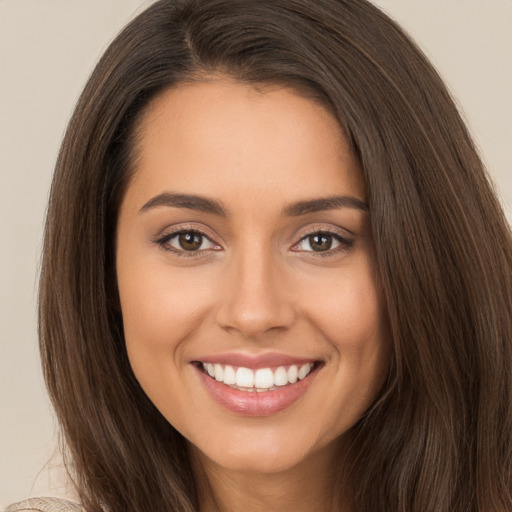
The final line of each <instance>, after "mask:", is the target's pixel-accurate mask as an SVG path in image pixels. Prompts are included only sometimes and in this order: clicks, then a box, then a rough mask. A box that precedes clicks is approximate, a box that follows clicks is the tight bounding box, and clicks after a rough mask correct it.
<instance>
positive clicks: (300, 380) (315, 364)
mask: <svg viewBox="0 0 512 512" xmlns="http://www.w3.org/2000/svg"><path fill="white" fill-rule="evenodd" d="M208 359H209V360H208V361H195V362H194V365H193V367H195V369H196V372H197V375H198V377H199V380H200V382H201V383H202V387H203V389H205V390H206V391H207V393H208V394H209V395H210V397H211V398H213V400H214V401H215V402H217V404H219V405H221V406H222V407H223V408H224V409H227V410H228V411H230V412H233V413H236V414H241V415H244V416H269V415H272V414H276V413H278V412H280V411H283V410H285V409H287V408H288V407H290V406H291V405H292V404H293V403H295V402H296V401H297V400H299V398H301V397H302V396H303V395H304V394H305V393H306V391H307V390H308V388H309V386H310V385H311V383H312V382H313V381H314V378H315V376H316V375H317V374H318V373H319V371H320V369H321V368H322V367H323V366H324V363H323V362H321V361H311V360H310V361H304V360H302V361H300V360H296V361H290V360H289V359H290V358H284V359H283V358H281V360H280V361H276V360H274V361H270V360H269V359H270V357H269V358H260V359H259V360H258V361H257V362H256V360H247V361H246V360H245V359H244V358H243V357H236V356H235V357H233V356H225V357H220V358H218V359H217V361H215V359H213V358H208ZM286 359H288V360H286ZM230 363H231V364H230ZM244 363H245V366H244ZM249 366H251V367H252V368H249Z"/></svg>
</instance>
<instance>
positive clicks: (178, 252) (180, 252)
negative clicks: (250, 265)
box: [154, 227, 354, 258]
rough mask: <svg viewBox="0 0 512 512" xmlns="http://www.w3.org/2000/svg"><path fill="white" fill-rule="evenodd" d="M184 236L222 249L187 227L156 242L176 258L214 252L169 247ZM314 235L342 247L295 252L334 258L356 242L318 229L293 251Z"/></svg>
mask: <svg viewBox="0 0 512 512" xmlns="http://www.w3.org/2000/svg"><path fill="white" fill-rule="evenodd" d="M184 234H189V235H198V236H199V237H201V238H202V239H203V240H204V239H206V240H208V241H209V242H210V243H211V244H213V245H216V246H217V247H220V246H218V244H215V242H213V241H212V239H211V237H209V236H208V235H207V234H205V233H204V232H202V231H200V230H198V229H196V228H187V227H180V228H178V229H176V230H173V231H171V232H169V233H166V234H165V235H163V236H161V237H159V238H157V239H156V240H155V241H154V242H155V243H156V244H157V245H158V246H160V247H161V248H162V249H163V250H165V251H169V252H172V253H173V254H174V255H175V256H178V257H185V258H190V257H197V256H202V255H204V254H205V253H206V252H208V251H210V250H212V249H201V250H195V251H186V250H185V249H176V248H174V247H172V246H170V245H169V242H170V241H171V240H172V239H173V238H176V237H177V236H179V235H184ZM313 235H320V236H322V235H323V236H327V237H331V238H333V239H334V240H335V241H337V242H338V243H339V244H340V245H339V246H338V247H336V248H334V249H327V250H325V251H300V250H294V252H305V253H313V254H315V256H320V257H322V258H325V257H329V256H334V255H336V254H338V253H340V252H347V251H349V250H350V249H351V248H352V246H353V245H354V240H352V239H351V238H348V237H346V236H343V235H340V234H339V233H336V232H334V231H329V230H325V229H318V228H317V229H311V230H309V231H307V232H306V233H305V234H304V235H303V236H302V237H301V238H300V240H299V241H298V242H296V243H295V244H294V245H293V246H292V250H293V247H297V246H298V245H299V244H301V243H302V242H304V241H305V240H307V239H308V238H309V237H311V236H313ZM214 250H219V249H214Z"/></svg>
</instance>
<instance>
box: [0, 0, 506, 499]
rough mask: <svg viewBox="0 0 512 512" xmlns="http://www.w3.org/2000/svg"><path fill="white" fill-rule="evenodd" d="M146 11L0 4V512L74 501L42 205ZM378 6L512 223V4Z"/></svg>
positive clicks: (108, 2) (27, 1)
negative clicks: (77, 119) (84, 101)
mask: <svg viewBox="0 0 512 512" xmlns="http://www.w3.org/2000/svg"><path fill="white" fill-rule="evenodd" d="M312 1H313V0H312ZM149 3H150V2H148V1H142V0H87V1H84V0H0V222H1V232H0V247H1V251H0V290H1V293H0V325H1V333H2V334H1V341H0V410H1V413H0V509H1V508H2V505H5V504H7V503H9V502H11V501H15V500H17V499H21V498H24V497H28V496H30V495H40V496H41V495H56V496H57V495H65V494H66V493H67V491H66V488H65V485H63V483H62V482H61V481H60V479H61V475H60V474H59V465H60V463H59V457H58V455H55V456H54V457H53V459H52V462H51V463H50V464H46V463H47V461H48V460H49V459H50V458H51V457H52V454H53V452H54V449H55V432H56V431H57V426H56V424H55V421H54V419H53V416H52V412H51V407H50V405H49V400H48V398H47V395H46V392H45V390H44V384H43V381H42V377H41V371H40V368H39V360H38V351H37V335H36V314H35V312H36V299H35V297H36V290H37V274H38V266H39V260H40V249H41V237H42V230H43V219H44V211H45V203H46V199H47V194H48V189H49V186H50V180H51V174H52V169H53V165H54V162H55V158H56V155H57V151H58V147H59V144H60V141H61V138H62V135H63V132H64V130H65V126H66V123H67V120H68V119H69V116H70V115H71V112H72V109H73V106H74V103H75V101H76V99H77V97H78V95H79V93H80V91H81V89H82V87H83V85H84V83H85V80H86V79H87V77H88V75H89V73H90V72H91V70H92V68H93V66H94V64H95V62H96V61H97V60H98V58H99V56H100V55H101V53H102V51H103V50H104V49H105V48H106V45H107V44H108V43H109V41H111V40H112V38H113V37H114V36H115V34H116V33H117V32H118V31H119V29H120V28H121V27H122V26H123V25H124V24H125V23H126V22H127V21H128V20H129V19H131V18H132V16H133V15H134V13H135V12H137V11H139V10H140V9H141V8H143V7H144V6H146V5H148V4H149ZM375 3H376V4H377V5H379V6H381V7H382V8H384V9H385V10H386V11H387V12H388V13H389V14H391V15H392V16H393V17H395V19H397V21H399V22H400V23H401V24H402V25H403V26H404V27H405V28H406V29H407V30H408V31H409V33H410V34H411V35H412V36H413V37H414V38H415V39H416V40H417V41H418V42H419V44H420V46H421V47H422V48H423V49H424V50H425V51H426V53H427V55H428V56H429V57H430V58H431V59H432V60H433V62H434V64H435V65H436V66H437V67H438V69H439V70H440V72H441V74H442V75H443V76H444V77H445V79H446V81H447V83H448V85H449V87H450V89H451V91H452V92H453V94H454V95H455V96H456V97H457V99H458V102H459V105H460V108H461V110H462V111H463V113H464V115H465V118H466V119H467V120H468V123H469V125H470V128H471V130H472V133H473V134H474V137H475V139H476V142H477V145H478V146H479V147H480V149H481V153H482V156H483V158H484V161H485V162H486V164H487V166H488V168H489V170H490V172H491V174H492V176H493V177H494V179H495V181H496V184H497V188H498V192H499V194H500V196H501V197H502V200H503V203H504V206H505V209H506V211H507V213H508V214H509V218H511V213H512V172H511V162H512V121H511V120H512V100H511V97H510V95H511V91H512V61H511V59H512V57H511V55H512V31H511V30H510V28H511V27H512V0H375ZM52 468H53V469H52Z"/></svg>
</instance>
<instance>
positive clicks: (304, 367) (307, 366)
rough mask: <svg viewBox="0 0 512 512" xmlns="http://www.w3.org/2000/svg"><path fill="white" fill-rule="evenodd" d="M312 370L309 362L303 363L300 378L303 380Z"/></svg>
mask: <svg viewBox="0 0 512 512" xmlns="http://www.w3.org/2000/svg"><path fill="white" fill-rule="evenodd" d="M310 370H311V365H310V364H309V363H306V364H303V365H302V366H301V367H300V369H299V379H300V380H302V379H303V378H304V377H305V376H306V375H307V374H308V373H309V372H310Z"/></svg>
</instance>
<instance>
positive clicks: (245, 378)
mask: <svg viewBox="0 0 512 512" xmlns="http://www.w3.org/2000/svg"><path fill="white" fill-rule="evenodd" d="M236 385H237V386H240V387H244V388H252V387H253V386H254V372H253V371H252V370H249V368H243V367H240V368H238V370H237V371H236Z"/></svg>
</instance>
